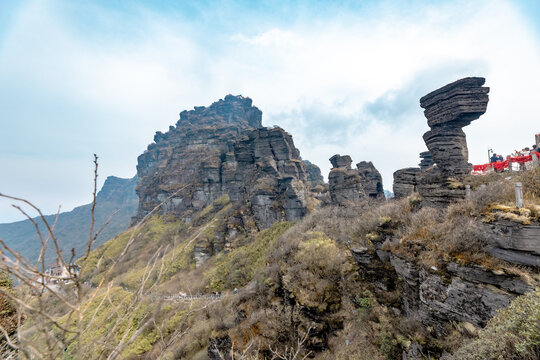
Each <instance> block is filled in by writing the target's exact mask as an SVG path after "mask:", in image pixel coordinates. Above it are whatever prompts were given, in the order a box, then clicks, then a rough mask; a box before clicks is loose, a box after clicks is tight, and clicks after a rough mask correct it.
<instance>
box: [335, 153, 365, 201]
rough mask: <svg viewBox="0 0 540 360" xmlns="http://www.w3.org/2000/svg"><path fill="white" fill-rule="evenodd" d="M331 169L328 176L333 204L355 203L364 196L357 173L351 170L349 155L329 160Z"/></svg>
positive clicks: (337, 155)
mask: <svg viewBox="0 0 540 360" xmlns="http://www.w3.org/2000/svg"><path fill="white" fill-rule="evenodd" d="M330 163H331V164H332V169H331V170H330V173H329V174H328V182H329V185H330V187H329V188H330V199H331V201H332V203H333V204H346V203H351V202H357V201H359V200H360V199H361V198H363V197H364V196H365V193H364V189H363V188H362V178H361V177H360V175H358V171H357V170H354V169H351V164H352V159H351V157H350V156H349V155H339V154H336V155H334V156H332V157H331V158H330Z"/></svg>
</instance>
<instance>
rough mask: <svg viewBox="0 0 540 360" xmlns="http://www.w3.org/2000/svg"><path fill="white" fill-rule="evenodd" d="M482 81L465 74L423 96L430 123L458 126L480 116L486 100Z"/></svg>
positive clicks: (483, 110) (424, 107)
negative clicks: (465, 76) (463, 76)
mask: <svg viewBox="0 0 540 360" xmlns="http://www.w3.org/2000/svg"><path fill="white" fill-rule="evenodd" d="M485 82H486V79H484V78H481V77H468V78H464V79H460V80H457V81H454V82H453V83H450V84H448V85H445V86H443V87H441V88H439V89H437V90H435V91H432V92H430V93H429V94H427V95H425V96H423V97H422V98H421V99H420V106H421V107H422V108H423V109H425V110H424V115H425V116H426V118H427V119H428V125H429V127H431V128H434V127H437V126H440V125H449V124H453V125H455V126H458V127H460V128H461V127H463V126H466V125H469V124H470V123H471V121H473V120H476V119H478V118H479V117H480V116H482V115H483V114H484V113H485V112H486V109H487V103H488V101H489V97H488V93H489V88H488V87H482V85H484V83H485ZM435 162H437V161H435Z"/></svg>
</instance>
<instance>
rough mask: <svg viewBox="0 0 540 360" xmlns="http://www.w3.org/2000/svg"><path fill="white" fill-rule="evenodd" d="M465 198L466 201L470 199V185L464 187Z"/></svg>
mask: <svg viewBox="0 0 540 360" xmlns="http://www.w3.org/2000/svg"><path fill="white" fill-rule="evenodd" d="M465 197H466V198H467V199H470V198H471V185H465Z"/></svg>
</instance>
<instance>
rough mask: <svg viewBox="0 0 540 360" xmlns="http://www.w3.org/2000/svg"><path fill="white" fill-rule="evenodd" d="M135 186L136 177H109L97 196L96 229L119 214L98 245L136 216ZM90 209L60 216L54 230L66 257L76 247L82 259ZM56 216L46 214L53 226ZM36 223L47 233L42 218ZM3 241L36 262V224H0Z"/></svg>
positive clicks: (49, 259) (50, 255)
mask: <svg viewBox="0 0 540 360" xmlns="http://www.w3.org/2000/svg"><path fill="white" fill-rule="evenodd" d="M136 184H137V178H136V177H134V178H132V179H122V178H118V177H115V176H109V177H108V178H107V179H106V180H105V183H104V184H103V187H102V188H101V190H100V191H99V192H98V194H97V196H96V201H97V203H96V210H95V217H96V229H99V228H100V227H101V226H102V225H103V224H104V223H105V222H106V221H107V219H108V218H109V217H110V216H111V215H112V214H113V213H114V212H115V211H117V210H118V213H117V214H116V215H115V216H114V217H113V218H112V219H111V222H110V223H109V225H108V226H107V227H106V228H105V229H104V230H103V232H102V233H101V235H100V236H98V238H97V241H96V246H99V245H101V244H103V242H105V241H106V240H108V239H110V238H112V237H113V236H115V235H117V234H119V233H121V232H123V231H124V230H126V229H127V228H128V226H129V224H130V220H131V217H132V216H133V215H134V214H135V212H136V210H137V205H138V198H137V194H135V186H136ZM90 209H91V204H87V205H83V206H79V207H76V208H74V209H73V210H72V211H69V212H63V213H60V215H59V217H58V223H57V224H56V227H55V230H56V231H55V234H56V236H57V238H58V239H59V242H60V246H61V248H62V250H63V252H64V254H70V252H71V249H72V248H73V249H75V254H76V256H80V255H82V254H83V251H85V250H86V246H87V243H88V238H89V230H90ZM55 217H56V215H47V216H45V219H46V220H47V222H49V223H50V224H51V225H52V224H53V223H54V220H55ZM34 220H35V221H36V222H38V223H39V224H41V225H40V229H41V231H44V232H45V230H44V225H43V224H42V222H41V220H40V219H39V218H34ZM0 238H2V240H4V241H5V242H6V244H7V245H8V246H9V247H11V248H12V249H13V250H15V251H18V252H19V253H20V254H22V255H23V256H25V257H27V258H28V259H30V260H31V261H32V262H35V261H36V260H37V258H38V256H39V253H40V251H41V245H40V241H39V237H38V235H37V234H36V231H35V228H34V225H33V224H32V223H31V222H30V221H29V220H23V221H17V222H14V223H8V224H0ZM48 249H49V251H47V253H46V256H45V263H46V264H50V263H53V262H54V261H55V260H56V256H55V254H54V252H53V251H52V249H51V248H50V247H49V248H48Z"/></svg>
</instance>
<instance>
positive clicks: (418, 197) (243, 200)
mask: <svg viewBox="0 0 540 360" xmlns="http://www.w3.org/2000/svg"><path fill="white" fill-rule="evenodd" d="M484 82H485V80H484V79H482V78H466V79H462V80H458V81H456V82H454V83H451V84H448V85H446V86H444V87H442V88H440V89H438V90H435V91H433V92H432V93H430V94H428V95H426V96H424V97H423V98H422V99H421V103H420V105H421V106H422V107H423V108H424V109H425V115H426V118H427V119H428V125H429V126H430V128H431V130H429V131H428V132H427V133H426V134H425V135H424V141H425V142H426V145H427V147H428V149H429V154H426V153H425V152H424V153H422V154H421V156H422V159H423V160H422V162H421V167H420V168H406V169H401V170H398V171H396V173H395V175H394V177H395V178H394V193H395V195H396V196H395V198H392V199H386V198H385V196H384V191H383V184H382V178H381V175H380V174H379V172H378V171H377V169H376V167H375V165H374V164H373V163H372V162H370V161H367V160H366V161H360V162H358V163H357V164H356V168H354V167H352V166H351V165H352V161H353V160H352V158H351V157H350V156H348V155H340V154H335V155H333V156H331V157H330V159H329V160H330V162H331V164H332V169H331V171H330V174H329V176H328V179H329V184H325V183H323V182H321V180H320V175H319V174H320V171H318V169H317V167H316V165H314V164H312V163H309V162H306V161H305V160H303V159H302V158H301V156H300V151H299V150H298V149H297V148H296V147H295V145H294V141H293V138H292V136H291V135H290V134H288V133H287V132H286V131H285V130H283V129H281V128H279V127H273V128H267V127H263V126H262V121H261V119H262V113H261V112H260V110H259V109H257V108H256V107H254V106H253V105H252V101H251V99H249V98H246V97H242V96H232V95H228V96H226V97H225V98H224V99H221V100H219V101H217V102H214V103H213V104H211V105H210V106H208V107H204V106H200V107H195V108H194V109H193V110H190V111H184V112H182V113H181V114H180V120H179V121H178V122H177V123H176V125H175V126H171V127H170V128H169V131H168V132H167V133H164V134H163V133H160V132H158V133H156V135H155V137H154V143H152V144H150V145H149V146H148V149H147V150H146V151H145V152H144V153H143V154H142V155H141V156H139V158H138V165H137V176H138V180H137V181H138V183H137V189H136V191H137V194H138V195H139V199H140V200H139V207H138V210H137V215H136V217H135V218H134V222H133V223H132V225H131V227H130V228H129V229H127V230H126V231H125V232H123V233H121V234H119V235H117V236H115V237H114V238H112V239H110V240H109V241H107V242H105V243H103V244H102V245H101V246H99V247H97V248H96V249H94V250H93V251H92V252H91V253H90V254H89V256H88V257H84V258H79V259H78V260H77V263H78V265H79V266H80V273H77V272H75V271H74V272H70V271H71V270H69V271H68V276H67V277H57V278H53V280H58V281H59V284H60V285H58V286H57V287H55V286H49V285H48V283H47V287H46V291H43V288H42V287H41V286H40V285H39V284H40V282H39V280H38V281H37V282H34V281H33V280H32V281H28V284H27V285H28V286H22V287H21V288H20V296H21V297H22V298H24V303H26V304H30V306H27V307H25V310H24V312H25V316H26V321H25V322H24V324H23V326H22V327H21V328H20V329H19V331H18V335H19V337H18V338H17V341H19V342H20V344H21V345H22V346H21V347H20V349H21V352H20V353H23V352H25V353H24V354H23V355H24V356H25V357H27V358H32V357H33V355H34V354H39V355H40V356H41V357H43V358H48V359H57V358H64V359H81V358H84V359H117V358H120V359H212V360H213V359H307V358H312V359H366V360H367V359H402V360H418V359H447V360H448V359H471V360H472V359H503V360H506V359H531V360H532V359H536V358H538V356H539V355H540V338H539V336H538V334H540V321H538V319H539V317H540V307H539V306H538V304H539V301H540V290H539V285H540V272H539V268H540V243H539V242H538V239H540V192H539V189H540V168H538V167H537V168H534V169H531V170H528V171H522V172H516V173H512V174H506V173H502V174H500V173H492V174H488V175H485V176H476V175H471V174H470V167H471V166H470V164H468V152H467V142H466V137H465V133H464V132H463V131H462V127H464V126H466V125H468V124H469V123H470V122H471V121H474V120H477V119H479V118H480V117H481V115H483V113H484V112H485V111H486V109H487V104H488V100H489V99H488V93H489V88H486V87H483V84H484ZM515 182H521V184H522V185H523V190H524V191H523V198H524V202H523V206H522V207H520V208H517V207H516V205H515V198H514V183H515ZM7 270H8V271H11V272H12V273H14V274H16V275H18V276H20V277H21V278H24V276H25V273H26V272H25V271H20V270H19V269H18V268H17V267H16V266H12V267H8V268H7ZM33 273H36V274H40V273H39V270H36V271H34V272H33ZM40 275H41V276H42V280H41V281H42V282H45V281H43V280H47V279H48V278H47V275H46V274H40ZM24 279H26V278H24ZM36 284H37V286H36ZM55 285H56V284H55ZM21 302H23V301H21Z"/></svg>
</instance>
